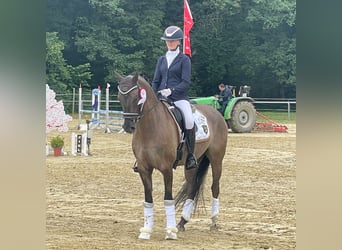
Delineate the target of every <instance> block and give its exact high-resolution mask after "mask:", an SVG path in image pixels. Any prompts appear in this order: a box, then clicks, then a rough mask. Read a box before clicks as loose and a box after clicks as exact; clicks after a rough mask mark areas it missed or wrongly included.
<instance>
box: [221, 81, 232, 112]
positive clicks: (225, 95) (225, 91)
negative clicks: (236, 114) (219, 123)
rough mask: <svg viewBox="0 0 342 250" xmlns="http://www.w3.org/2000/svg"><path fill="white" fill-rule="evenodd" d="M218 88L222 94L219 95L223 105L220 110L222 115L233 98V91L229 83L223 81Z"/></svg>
mask: <svg viewBox="0 0 342 250" xmlns="http://www.w3.org/2000/svg"><path fill="white" fill-rule="evenodd" d="M218 88H219V90H220V94H219V95H218V98H219V104H220V106H221V108H220V109H219V111H220V112H221V114H222V115H224V111H225V109H226V107H227V104H228V102H229V100H230V99H231V98H232V91H231V90H230V88H229V86H228V85H224V84H223V83H221V84H220V85H219V86H218Z"/></svg>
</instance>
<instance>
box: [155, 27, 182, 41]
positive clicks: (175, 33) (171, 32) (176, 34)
mask: <svg viewBox="0 0 342 250" xmlns="http://www.w3.org/2000/svg"><path fill="white" fill-rule="evenodd" d="M160 39H162V40H164V41H170V40H182V39H183V31H182V29H181V28H179V27H177V26H169V27H167V28H166V29H165V31H164V34H163V36H162V37H161V38H160Z"/></svg>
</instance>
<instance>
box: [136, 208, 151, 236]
mask: <svg viewBox="0 0 342 250" xmlns="http://www.w3.org/2000/svg"><path fill="white" fill-rule="evenodd" d="M152 228H153V203H148V202H144V227H142V228H140V235H139V239H145V240H149V239H150V237H151V233H152Z"/></svg>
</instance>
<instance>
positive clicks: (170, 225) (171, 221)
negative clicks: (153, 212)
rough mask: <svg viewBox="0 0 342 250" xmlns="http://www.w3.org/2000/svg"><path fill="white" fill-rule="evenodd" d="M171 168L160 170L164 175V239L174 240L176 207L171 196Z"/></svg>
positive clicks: (175, 233) (176, 230) (175, 237)
mask: <svg viewBox="0 0 342 250" xmlns="http://www.w3.org/2000/svg"><path fill="white" fill-rule="evenodd" d="M172 171H173V170H172V168H171V167H170V168H167V169H164V170H161V172H162V174H163V176H164V188H165V193H164V207H165V214H166V236H165V239H166V240H176V239H177V232H178V229H177V226H176V209H175V201H174V199H173V197H172V182H173V172H172Z"/></svg>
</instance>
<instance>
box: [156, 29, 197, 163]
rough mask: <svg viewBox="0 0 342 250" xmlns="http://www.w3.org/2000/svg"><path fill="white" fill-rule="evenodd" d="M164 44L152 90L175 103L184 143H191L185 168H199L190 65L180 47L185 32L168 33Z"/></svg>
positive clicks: (177, 30) (164, 36)
mask: <svg viewBox="0 0 342 250" xmlns="http://www.w3.org/2000/svg"><path fill="white" fill-rule="evenodd" d="M161 39H162V40H164V41H165V43H166V47H167V52H166V54H165V55H162V56H161V57H159V59H158V61H157V65H156V68H155V72H154V77H153V80H152V88H153V90H154V91H155V92H156V93H160V94H161V95H162V96H163V97H165V98H167V99H168V100H169V101H172V102H173V103H174V105H175V106H176V107H178V108H179V109H180V110H181V111H182V113H183V115H184V119H185V132H184V137H185V141H186V142H187V143H188V156H187V160H186V164H185V167H186V169H190V168H193V167H196V166H197V161H196V158H195V155H194V148H195V129H194V124H195V123H194V116H193V114H192V110H191V105H190V102H189V96H188V90H189V87H190V82H191V61H190V58H189V57H188V56H186V55H184V54H183V53H182V52H181V51H180V49H179V46H180V44H181V41H182V39H183V31H182V29H181V28H179V27H177V26H169V27H167V28H166V29H165V31H164V34H163V36H162V37H161Z"/></svg>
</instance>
